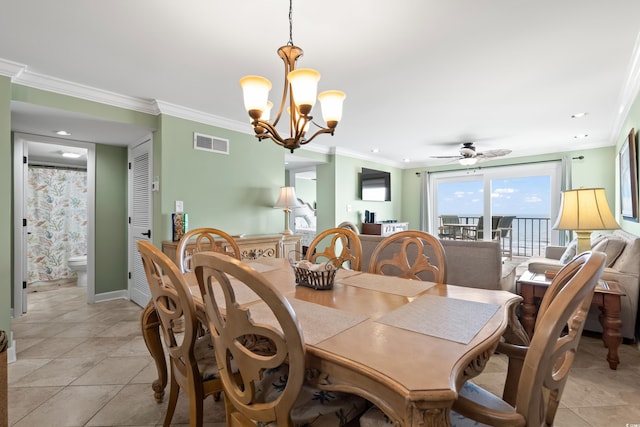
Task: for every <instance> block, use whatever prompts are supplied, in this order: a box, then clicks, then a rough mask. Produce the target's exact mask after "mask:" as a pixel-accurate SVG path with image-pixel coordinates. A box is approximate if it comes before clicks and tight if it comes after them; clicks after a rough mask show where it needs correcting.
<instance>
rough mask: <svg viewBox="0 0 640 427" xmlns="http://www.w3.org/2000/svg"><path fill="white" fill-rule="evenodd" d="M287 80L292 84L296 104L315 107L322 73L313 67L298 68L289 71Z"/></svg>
mask: <svg viewBox="0 0 640 427" xmlns="http://www.w3.org/2000/svg"><path fill="white" fill-rule="evenodd" d="M287 80H288V81H289V84H290V85H291V93H292V95H293V100H294V101H295V103H296V105H309V106H311V108H313V106H314V105H315V104H316V94H317V93H318V80H320V73H319V72H317V71H316V70H312V69H311V68H298V69H297V70H293V71H290V72H289V74H288V75H287Z"/></svg>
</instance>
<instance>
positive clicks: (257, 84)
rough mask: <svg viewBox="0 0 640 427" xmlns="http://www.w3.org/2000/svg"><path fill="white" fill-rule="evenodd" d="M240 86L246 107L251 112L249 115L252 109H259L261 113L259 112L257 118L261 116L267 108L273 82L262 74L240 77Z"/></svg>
mask: <svg viewBox="0 0 640 427" xmlns="http://www.w3.org/2000/svg"><path fill="white" fill-rule="evenodd" d="M240 86H241V87H242V94H243V96H244V108H245V109H246V110H247V111H248V112H249V115H251V112H252V111H259V112H260V114H259V115H258V114H257V118H260V116H261V115H262V113H263V112H264V111H265V110H266V109H267V104H268V102H269V91H270V90H271V82H270V81H269V80H267V79H265V78H264V77H260V76H245V77H243V78H241V79H240ZM251 117H252V118H256V117H253V116H251Z"/></svg>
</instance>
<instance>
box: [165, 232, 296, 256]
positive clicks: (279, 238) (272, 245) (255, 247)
mask: <svg viewBox="0 0 640 427" xmlns="http://www.w3.org/2000/svg"><path fill="white" fill-rule="evenodd" d="M232 237H233V239H234V240H235V241H236V243H237V244H238V247H239V248H240V256H241V257H242V259H249V260H251V259H258V258H261V257H266V258H286V257H287V255H288V254H289V252H291V251H293V252H295V253H296V254H297V256H296V258H299V256H300V254H302V247H301V243H300V242H301V240H302V236H300V235H297V234H291V235H283V234H256V235H239V236H232ZM193 245H194V244H193V243H188V244H187V251H188V252H189V251H193ZM221 245H222V246H223V247H225V246H228V245H227V244H225V243H221ZM177 247H178V242H172V241H167V240H165V241H163V242H162V252H164V253H165V254H167V256H168V257H169V258H171V259H172V260H174V261H175V259H176V249H177Z"/></svg>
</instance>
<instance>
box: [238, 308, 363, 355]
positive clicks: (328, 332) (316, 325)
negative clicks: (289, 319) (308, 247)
mask: <svg viewBox="0 0 640 427" xmlns="http://www.w3.org/2000/svg"><path fill="white" fill-rule="evenodd" d="M289 302H290V304H291V307H292V308H293V311H294V312H295V313H296V316H297V317H298V322H300V327H301V328H302V334H303V338H304V341H305V343H307V344H311V345H315V344H318V343H320V342H322V341H324V340H326V339H328V338H331V337H332V336H334V335H336V334H338V333H340V332H342V331H346V330H347V329H349V328H352V327H353V326H355V325H357V324H358V323H360V322H363V321H365V320H367V319H368V317H367V316H365V315H362V314H355V313H349V312H347V311H342V310H337V309H335V308H331V307H325V306H323V305H319V304H313V303H310V302H306V301H300V300H296V299H290V300H289ZM249 311H250V312H251V318H252V319H253V320H254V322H256V323H263V324H266V325H270V326H272V327H274V328H276V329H279V330H280V328H279V325H278V323H277V321H276V318H275V316H274V315H273V313H272V312H271V309H269V307H268V306H267V304H265V303H262V302H261V303H257V304H255V305H252V306H251V307H249Z"/></svg>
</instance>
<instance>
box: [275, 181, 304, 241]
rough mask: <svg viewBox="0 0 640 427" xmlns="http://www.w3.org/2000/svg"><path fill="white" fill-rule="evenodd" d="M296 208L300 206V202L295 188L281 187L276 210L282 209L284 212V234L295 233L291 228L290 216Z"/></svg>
mask: <svg viewBox="0 0 640 427" xmlns="http://www.w3.org/2000/svg"><path fill="white" fill-rule="evenodd" d="M296 206H300V202H298V198H297V197H296V189H295V188H294V187H280V194H279V195H278V201H277V202H276V204H275V206H274V208H282V209H283V210H284V231H283V232H282V234H293V231H291V228H289V214H290V213H291V208H293V207H296Z"/></svg>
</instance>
